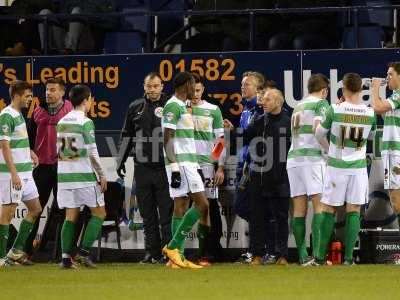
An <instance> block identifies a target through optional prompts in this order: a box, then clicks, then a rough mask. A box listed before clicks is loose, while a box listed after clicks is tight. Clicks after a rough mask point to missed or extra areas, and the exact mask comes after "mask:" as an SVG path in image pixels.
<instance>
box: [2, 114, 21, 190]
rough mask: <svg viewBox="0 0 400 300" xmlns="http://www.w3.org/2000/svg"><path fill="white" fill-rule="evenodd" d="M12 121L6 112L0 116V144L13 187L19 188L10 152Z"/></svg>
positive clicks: (19, 181) (19, 183)
mask: <svg viewBox="0 0 400 300" xmlns="http://www.w3.org/2000/svg"><path fill="white" fill-rule="evenodd" d="M14 128H15V126H14V122H13V120H12V117H11V116H10V115H8V114H3V115H2V116H1V117H0V145H1V151H2V153H3V157H4V161H5V162H6V165H7V168H8V170H9V172H10V174H11V182H12V185H13V187H14V188H16V189H20V188H21V186H22V185H21V179H20V178H19V176H18V172H17V168H16V167H15V164H14V160H13V157H12V153H11V147H10V140H11V132H12V131H13V130H14Z"/></svg>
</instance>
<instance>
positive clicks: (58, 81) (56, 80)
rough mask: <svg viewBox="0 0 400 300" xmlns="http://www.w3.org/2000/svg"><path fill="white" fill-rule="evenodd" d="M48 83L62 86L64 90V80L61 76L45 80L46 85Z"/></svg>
mask: <svg viewBox="0 0 400 300" xmlns="http://www.w3.org/2000/svg"><path fill="white" fill-rule="evenodd" d="M49 83H53V84H58V85H59V86H60V88H62V89H63V90H64V91H65V81H64V80H63V79H62V78H61V77H52V78H49V79H47V81H46V85H48V84H49Z"/></svg>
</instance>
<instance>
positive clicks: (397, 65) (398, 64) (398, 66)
mask: <svg viewBox="0 0 400 300" xmlns="http://www.w3.org/2000/svg"><path fill="white" fill-rule="evenodd" d="M388 67H389V68H393V69H394V70H395V71H396V73H397V74H399V75H400V61H392V62H390V63H389V65H388Z"/></svg>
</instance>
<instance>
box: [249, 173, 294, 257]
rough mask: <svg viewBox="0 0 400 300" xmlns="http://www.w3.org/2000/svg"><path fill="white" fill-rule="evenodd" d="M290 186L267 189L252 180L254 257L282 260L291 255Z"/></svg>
mask: <svg viewBox="0 0 400 300" xmlns="http://www.w3.org/2000/svg"><path fill="white" fill-rule="evenodd" d="M288 189H289V186H288V184H283V185H280V186H275V187H274V188H266V187H264V186H263V185H261V184H260V181H259V180H257V179H254V178H252V180H251V182H250V185H249V191H250V223H251V228H252V230H251V232H250V234H252V235H253V247H254V249H253V251H254V253H253V255H255V256H263V255H264V254H265V253H269V254H274V255H277V256H279V257H281V256H283V257H287V255H288V245H287V243H288V237H289V224H288V217H289V196H288V194H289V193H288Z"/></svg>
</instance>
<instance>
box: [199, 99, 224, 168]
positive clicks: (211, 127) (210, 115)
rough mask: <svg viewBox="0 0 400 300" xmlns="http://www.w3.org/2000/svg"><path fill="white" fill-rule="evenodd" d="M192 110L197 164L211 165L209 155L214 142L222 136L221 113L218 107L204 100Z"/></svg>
mask: <svg viewBox="0 0 400 300" xmlns="http://www.w3.org/2000/svg"><path fill="white" fill-rule="evenodd" d="M192 109H193V122H194V141H195V144H196V152H197V159H198V161H199V164H212V163H213V161H212V160H211V158H210V154H211V151H212V149H213V148H214V143H215V140H216V139H217V138H220V137H222V136H223V135H224V127H223V123H222V114H221V111H220V109H219V107H218V106H216V105H213V104H211V103H208V102H207V101H204V100H203V103H202V104H200V105H198V106H193V107H192Z"/></svg>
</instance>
